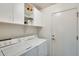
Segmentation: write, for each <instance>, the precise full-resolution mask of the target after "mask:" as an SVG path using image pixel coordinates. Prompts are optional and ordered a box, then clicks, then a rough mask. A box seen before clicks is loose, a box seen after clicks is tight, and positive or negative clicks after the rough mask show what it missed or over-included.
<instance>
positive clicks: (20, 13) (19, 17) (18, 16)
mask: <svg viewBox="0 0 79 59" xmlns="http://www.w3.org/2000/svg"><path fill="white" fill-rule="evenodd" d="M13 9H14V10H13V14H14V23H17V24H24V3H14V7H13Z"/></svg>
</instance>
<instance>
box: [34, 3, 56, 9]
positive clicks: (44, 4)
mask: <svg viewBox="0 0 79 59" xmlns="http://www.w3.org/2000/svg"><path fill="white" fill-rule="evenodd" d="M32 4H33V5H34V6H35V7H36V8H37V9H39V10H42V9H44V8H46V7H49V6H51V5H54V4H55V3H32Z"/></svg>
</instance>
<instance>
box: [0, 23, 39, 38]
mask: <svg viewBox="0 0 79 59" xmlns="http://www.w3.org/2000/svg"><path fill="white" fill-rule="evenodd" d="M37 29H38V28H36V27H27V26H26V27H24V26H20V25H12V24H5V23H0V39H6V38H15V37H20V36H24V35H26V36H27V35H33V34H37Z"/></svg>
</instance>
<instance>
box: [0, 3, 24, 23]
mask: <svg viewBox="0 0 79 59" xmlns="http://www.w3.org/2000/svg"><path fill="white" fill-rule="evenodd" d="M0 22H7V23H17V24H24V3H0Z"/></svg>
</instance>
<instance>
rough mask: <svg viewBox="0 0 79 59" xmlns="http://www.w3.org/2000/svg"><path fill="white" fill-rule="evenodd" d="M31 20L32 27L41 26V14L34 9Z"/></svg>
mask: <svg viewBox="0 0 79 59" xmlns="http://www.w3.org/2000/svg"><path fill="white" fill-rule="evenodd" d="M33 18H34V19H33V25H36V26H42V21H41V12H40V11H39V10H38V9H36V8H35V7H33Z"/></svg>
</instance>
